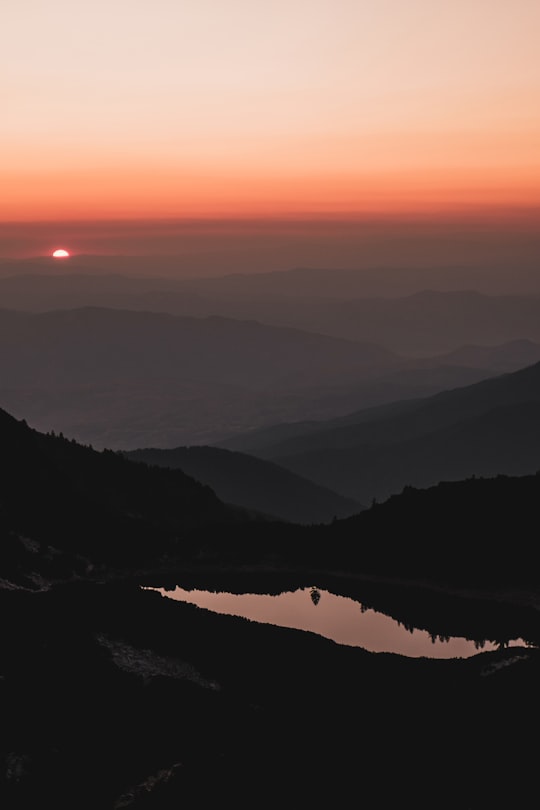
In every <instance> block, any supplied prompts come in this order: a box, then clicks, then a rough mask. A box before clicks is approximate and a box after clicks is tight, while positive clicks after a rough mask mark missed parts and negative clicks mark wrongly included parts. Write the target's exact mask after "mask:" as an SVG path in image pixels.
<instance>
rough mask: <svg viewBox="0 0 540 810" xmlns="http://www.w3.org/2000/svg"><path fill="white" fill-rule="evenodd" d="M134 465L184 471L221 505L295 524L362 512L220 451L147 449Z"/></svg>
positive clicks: (273, 467)
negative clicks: (221, 501) (232, 505)
mask: <svg viewBox="0 0 540 810" xmlns="http://www.w3.org/2000/svg"><path fill="white" fill-rule="evenodd" d="M124 455H125V456H126V458H128V459H130V460H131V461H143V462H145V463H146V464H149V465H157V466H160V467H170V468H172V469H181V470H183V471H184V472H185V473H187V474H188V475H191V476H193V478H195V479H196V480H197V481H200V482H201V483H203V484H206V485H207V486H209V487H211V488H212V490H213V491H214V492H215V493H216V494H217V495H218V497H219V498H221V500H223V501H225V502H227V503H232V504H236V505H237V506H241V507H244V508H248V509H251V510H254V511H257V512H262V513H265V514H269V515H274V516H275V517H278V518H281V519H282V520H286V521H292V522H295V523H328V522H330V521H331V520H333V519H335V518H342V517H348V516H350V515H353V514H357V513H358V512H360V511H361V510H362V509H363V507H362V506H361V504H359V503H358V502H357V501H354V500H352V499H347V498H343V497H342V496H340V495H337V494H336V493H334V492H331V491H330V490H328V489H325V488H324V487H318V486H316V485H314V484H313V483H312V482H311V481H309V480H307V479H305V478H301V477H300V476H297V475H294V474H293V473H291V472H290V471H289V470H285V469H283V468H280V467H279V466H278V465H277V464H273V463H271V462H268V461H263V460H261V459H258V458H255V457H254V456H248V455H246V454H244V453H237V452H231V451H230V450H223V449H220V448H216V447H204V446H203V447H196V446H193V447H176V448H174V449H171V450H163V449H157V448H144V449H140V450H132V451H128V452H125V453H124Z"/></svg>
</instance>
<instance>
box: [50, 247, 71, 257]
mask: <svg viewBox="0 0 540 810" xmlns="http://www.w3.org/2000/svg"><path fill="white" fill-rule="evenodd" d="M53 258H54V259H69V252H68V251H67V250H64V249H63V248H60V249H59V250H55V251H54V253H53Z"/></svg>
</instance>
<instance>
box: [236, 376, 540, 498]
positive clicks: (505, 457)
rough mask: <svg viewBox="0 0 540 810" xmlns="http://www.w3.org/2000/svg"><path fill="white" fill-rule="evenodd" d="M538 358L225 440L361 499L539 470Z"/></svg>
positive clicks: (385, 496)
mask: <svg viewBox="0 0 540 810" xmlns="http://www.w3.org/2000/svg"><path fill="white" fill-rule="evenodd" d="M539 417H540V364H538V363H537V364H535V365H532V366H528V367H526V368H524V369H521V370H519V371H516V372H512V373H508V374H503V375H500V376H497V377H494V378H491V379H488V380H484V381H482V382H479V383H476V384H474V385H471V386H466V387H464V388H457V389H454V390H450V391H444V392H441V393H439V394H436V395H434V396H432V397H428V398H424V399H418V400H414V401H409V402H403V403H399V402H398V403H395V404H394V405H388V406H384V407H382V408H372V409H368V410H366V411H360V412H358V413H353V414H350V415H348V416H347V417H346V418H345V419H336V420H333V421H330V422H328V423H327V424H325V423H322V422H319V423H311V424H306V423H300V424H299V425H298V426H297V427H296V429H295V426H294V425H286V426H283V427H280V426H276V427H275V428H274V429H273V430H265V431H261V432H253V433H251V434H248V435H246V436H244V437H242V436H240V437H237V438H232V439H229V440H228V441H227V442H225V443H224V445H225V446H226V447H228V448H229V449H240V450H243V451H244V452H249V453H251V454H253V455H257V456H259V457H261V458H266V459H271V460H273V461H275V462H276V463H278V464H280V465H282V466H284V467H286V468H287V469H290V470H292V471H293V472H296V473H297V474H298V475H304V476H306V477H309V478H310V479H311V480H312V481H314V482H316V483H318V484H320V485H322V486H327V487H329V488H331V489H333V490H334V491H336V492H340V493H341V494H343V495H345V496H348V497H354V498H357V499H358V500H360V501H361V502H363V503H370V502H371V501H372V500H373V499H381V498H383V499H384V498H387V497H388V496H389V495H391V494H392V493H396V492H399V491H401V489H402V488H403V487H404V486H407V485H410V486H420V487H425V486H430V485H433V484H436V483H438V482H439V481H441V480H455V479H460V478H466V477H469V476H471V475H482V476H491V475H497V474H508V475H524V474H528V473H534V472H536V470H538V469H540V431H539V428H538V426H539V424H540V419H539Z"/></svg>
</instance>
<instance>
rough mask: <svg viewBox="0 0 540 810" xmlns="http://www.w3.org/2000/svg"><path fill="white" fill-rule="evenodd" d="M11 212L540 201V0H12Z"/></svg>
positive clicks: (1, 50) (244, 211)
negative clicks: (76, 0)
mask: <svg viewBox="0 0 540 810" xmlns="http://www.w3.org/2000/svg"><path fill="white" fill-rule="evenodd" d="M0 21H1V25H0V75H1V76H2V80H1V87H0V92H1V99H2V107H3V114H2V117H1V123H0V145H1V156H2V157H1V184H0V185H1V188H2V192H1V199H0V216H1V217H2V218H3V219H7V220H32V219H37V220H39V219H41V220H44V219H52V220H54V219H57V218H68V219H76V218H80V219H87V218H94V219H96V218H101V219H108V218H130V217H156V218H159V217H177V216H183V217H185V216H191V217H198V216H203V217H205V216H223V215H226V216H246V215H255V216H276V215H278V216H283V215H304V214H306V213H310V214H316V215H318V214H321V213H322V214H329V213H330V214H336V215H337V214H339V215H343V214H349V213H355V214H357V213H363V212H366V211H369V212H389V211H392V212H395V211H398V212H399V211H404V210H407V211H410V210H428V211H433V212H435V211H441V210H443V211H446V210H454V211H455V210H463V209H467V208H470V207H473V208H474V207H476V208H477V207H479V206H480V207H486V206H487V207H492V206H512V207H515V206H531V205H534V206H536V205H538V203H539V202H540V184H539V181H540V147H539V144H540V56H539V54H538V32H539V31H540V3H538V0H513V2H511V3H510V2H508V0H452V2H450V0H273V2H272V3H267V2H262V0H183V1H182V0H93V2H92V3H84V4H83V3H73V2H72V0H46V1H45V0H3V2H2V8H1V11H0Z"/></svg>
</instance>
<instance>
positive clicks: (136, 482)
mask: <svg viewBox="0 0 540 810" xmlns="http://www.w3.org/2000/svg"><path fill="white" fill-rule="evenodd" d="M0 445H1V447H2V495H1V498H2V510H1V512H0V526H1V533H2V544H1V547H0V554H1V555H2V575H1V576H2V577H3V578H4V579H8V580H9V579H11V578H13V577H14V578H15V581H23V582H25V583H26V584H29V585H30V586H32V587H38V588H39V587H40V582H41V577H42V576H45V577H47V576H48V575H50V577H51V578H53V579H56V578H60V579H62V578H65V577H68V578H69V577H70V576H72V575H73V573H74V572H76V573H77V575H79V576H85V575H87V574H88V572H89V571H91V570H92V568H93V566H94V565H96V564H97V565H103V564H105V563H106V564H107V565H111V566H113V567H118V568H120V569H123V568H124V567H126V568H131V567H133V566H137V565H141V564H142V563H143V562H144V563H145V564H149V562H150V561H154V562H155V561H156V560H157V559H159V558H160V557H161V556H162V555H163V554H166V553H171V552H174V553H175V554H182V553H186V554H188V556H189V553H190V551H189V549H190V548H191V547H190V546H189V534H190V532H193V531H200V530H203V529H205V528H207V527H211V526H222V525H227V524H229V525H230V524H237V523H241V522H242V521H246V520H248V519H250V516H249V515H248V513H247V512H245V511H244V510H241V509H236V508H234V507H231V506H227V505H225V504H223V503H222V502H221V501H220V500H219V499H218V498H217V497H216V495H215V494H214V493H213V492H212V490H211V489H210V488H209V487H206V486H203V485H202V484H200V483H198V482H197V481H195V480H194V479H193V478H190V477H189V476H187V475H185V474H184V473H183V472H181V471H180V470H165V469H160V468H157V467H155V468H150V467H148V466H147V465H145V464H142V463H134V462H131V461H128V460H127V459H126V458H124V457H123V456H122V455H119V454H117V453H113V452H112V451H103V452H101V453H98V452H96V451H95V450H92V449H91V448H90V447H84V446H81V445H78V444H76V443H75V442H73V441H68V440H67V439H64V438H63V437H59V436H52V435H44V434H42V433H39V432H37V431H35V430H32V429H31V428H29V427H28V426H27V425H26V424H25V423H23V422H18V421H17V420H15V419H13V417H11V416H10V415H9V414H7V413H6V412H5V411H0ZM183 542H184V545H183Z"/></svg>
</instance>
